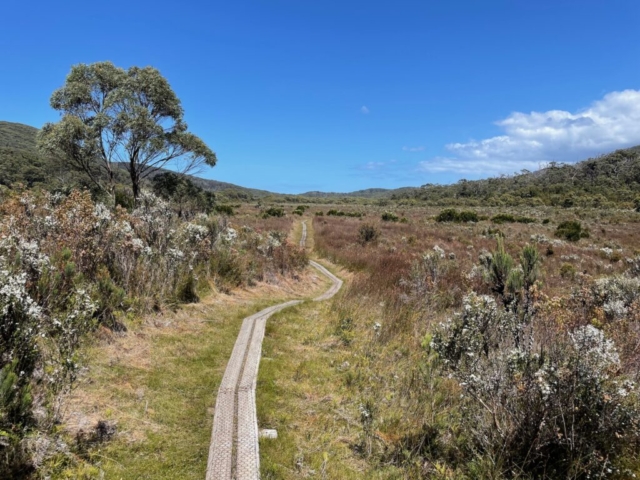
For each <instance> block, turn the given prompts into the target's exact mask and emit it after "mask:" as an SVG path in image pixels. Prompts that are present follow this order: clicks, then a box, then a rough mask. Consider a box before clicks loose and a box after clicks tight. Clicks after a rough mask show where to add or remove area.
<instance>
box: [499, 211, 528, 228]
mask: <svg viewBox="0 0 640 480" xmlns="http://www.w3.org/2000/svg"><path fill="white" fill-rule="evenodd" d="M491 221H492V222H493V223H497V224H500V225H501V224H503V223H534V222H535V221H536V219H535V218H531V217H522V216H516V215H511V214H510V213H500V214H498V215H495V216H494V217H492V218H491Z"/></svg>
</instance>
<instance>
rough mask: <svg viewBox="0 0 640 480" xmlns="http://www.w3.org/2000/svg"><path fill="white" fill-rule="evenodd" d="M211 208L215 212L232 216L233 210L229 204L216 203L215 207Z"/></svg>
mask: <svg viewBox="0 0 640 480" xmlns="http://www.w3.org/2000/svg"><path fill="white" fill-rule="evenodd" d="M213 210H214V211H215V212H216V213H220V214H222V215H228V216H230V217H231V216H233V214H234V212H233V207H232V206H231V205H216V206H215V207H213Z"/></svg>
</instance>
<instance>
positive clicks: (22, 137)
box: [0, 121, 274, 200]
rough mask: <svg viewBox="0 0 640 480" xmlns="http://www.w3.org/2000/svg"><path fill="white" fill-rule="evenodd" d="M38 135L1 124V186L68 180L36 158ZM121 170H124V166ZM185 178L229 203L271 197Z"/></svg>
mask: <svg viewBox="0 0 640 480" xmlns="http://www.w3.org/2000/svg"><path fill="white" fill-rule="evenodd" d="M37 133H38V129H37V128H34V127H31V126H29V125H23V124H21V123H12V122H4V121H0V185H7V186H8V185H11V184H13V183H16V182H21V183H24V184H25V185H27V186H29V187H32V186H35V185H38V184H40V185H43V186H44V185H49V186H50V185H51V181H52V180H53V179H55V178H57V177H62V178H60V180H61V181H62V180H64V179H68V175H67V173H68V172H64V171H63V170H64V169H61V166H60V165H57V164H55V163H54V162H53V161H52V160H49V159H45V158H42V157H41V156H40V155H39V154H38V152H37V149H36V135H37ZM121 166H122V168H123V169H124V165H121ZM165 171H166V170H163V169H158V171H157V172H154V173H152V174H151V175H150V177H151V178H153V176H155V175H159V174H161V173H163V172H165ZM74 173H75V172H74ZM78 176H81V174H78V173H75V177H78ZM188 177H189V179H190V180H191V181H193V183H195V184H196V185H197V186H199V187H201V188H203V189H204V190H207V191H213V192H219V193H223V194H224V196H226V197H228V198H230V199H239V200H242V199H254V198H264V197H267V196H270V195H274V194H273V193H271V192H267V191H266V190H258V189H254V188H245V187H241V186H239V185H234V184H232V183H226V182H219V181H217V180H208V179H205V178H200V177H196V176H193V175H188ZM76 180H77V178H76ZM85 180H86V179H85ZM123 180H126V177H123ZM76 183H77V182H76ZM80 183H83V182H80Z"/></svg>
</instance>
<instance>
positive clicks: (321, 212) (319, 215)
mask: <svg viewBox="0 0 640 480" xmlns="http://www.w3.org/2000/svg"><path fill="white" fill-rule="evenodd" d="M322 216H324V212H323V211H322V210H318V211H317V212H316V217H322Z"/></svg>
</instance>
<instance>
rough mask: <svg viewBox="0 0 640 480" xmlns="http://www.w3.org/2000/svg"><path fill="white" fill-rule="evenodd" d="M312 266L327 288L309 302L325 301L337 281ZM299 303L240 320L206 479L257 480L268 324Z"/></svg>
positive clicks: (302, 240) (215, 422) (218, 408)
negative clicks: (259, 389)
mask: <svg viewBox="0 0 640 480" xmlns="http://www.w3.org/2000/svg"><path fill="white" fill-rule="evenodd" d="M306 239H307V225H306V222H302V235H301V238H300V246H301V247H304V246H305V245H306ZM309 263H310V264H311V266H312V267H314V268H316V269H317V270H318V271H319V272H320V273H322V274H323V275H325V276H326V277H328V278H329V279H330V280H331V282H332V285H331V288H329V290H327V292H325V293H324V294H322V295H320V296H319V297H317V298H314V301H321V300H327V299H329V298H331V297H333V296H334V295H335V294H336V293H337V292H338V291H339V290H340V288H341V286H342V280H340V279H339V278H338V277H336V276H335V275H333V274H332V273H331V272H329V271H328V270H327V269H326V268H324V267H323V266H322V265H320V264H318V263H316V262H314V261H310V262H309ZM299 303H302V301H301V300H292V301H290V302H285V303H281V304H279V305H274V306H272V307H269V308H265V309H264V310H262V311H260V312H258V313H256V314H254V315H251V316H250V317H247V318H245V319H244V320H243V322H242V326H241V327H240V333H239V334H238V338H237V340H236V343H235V345H234V347H233V351H232V352H231V358H230V359H229V363H228V364H227V369H226V370H225V372H224V376H223V378H222V382H221V384H220V388H219V390H218V397H217V400H216V408H215V415H214V417H213V430H212V433H211V446H210V447H209V459H208V462H207V474H206V480H257V479H259V478H260V451H259V446H258V419H257V415H256V381H257V378H258V366H259V365H260V356H261V354H262V340H263V338H264V331H265V327H266V324H267V320H268V319H269V317H270V316H271V315H273V314H274V313H276V312H279V311H280V310H283V309H285V308H287V307H290V306H293V305H297V304H299Z"/></svg>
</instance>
